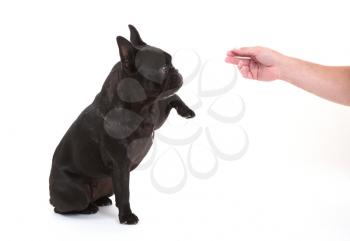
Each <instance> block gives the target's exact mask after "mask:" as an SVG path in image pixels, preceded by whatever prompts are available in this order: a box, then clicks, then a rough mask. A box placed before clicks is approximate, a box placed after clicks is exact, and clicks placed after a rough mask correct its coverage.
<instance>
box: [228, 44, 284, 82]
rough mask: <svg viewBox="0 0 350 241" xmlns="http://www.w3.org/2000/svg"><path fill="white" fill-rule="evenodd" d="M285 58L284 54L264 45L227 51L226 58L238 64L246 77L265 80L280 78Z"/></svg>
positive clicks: (229, 61)
mask: <svg viewBox="0 0 350 241" xmlns="http://www.w3.org/2000/svg"><path fill="white" fill-rule="evenodd" d="M240 57H248V58H247V59H240ZM284 60H285V56H284V55H282V54H280V53H278V52H276V51H274V50H272V49H268V48H263V47H244V48H240V49H233V50H230V51H228V52H227V56H226V59H225V61H226V62H227V63H231V64H235V65H237V67H238V69H239V71H240V72H241V74H242V76H243V77H244V78H247V79H255V80H263V81H271V80H276V79H280V78H281V69H282V64H283V61H284Z"/></svg>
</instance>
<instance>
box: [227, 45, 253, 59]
mask: <svg viewBox="0 0 350 241" xmlns="http://www.w3.org/2000/svg"><path fill="white" fill-rule="evenodd" d="M230 53H231V55H233V56H242V57H255V56H256V55H257V54H258V48H257V47H243V48H239V49H233V50H231V51H230Z"/></svg>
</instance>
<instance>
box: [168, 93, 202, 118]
mask: <svg viewBox="0 0 350 241" xmlns="http://www.w3.org/2000/svg"><path fill="white" fill-rule="evenodd" d="M170 105H171V106H172V107H173V108H175V110H176V111H177V113H178V114H179V115H181V116H182V117H184V118H193V117H195V115H196V114H195V113H194V111H193V110H191V109H190V107H188V106H187V105H186V104H185V103H184V102H183V101H182V99H181V98H180V97H179V96H178V95H174V96H172V100H171V102H170Z"/></svg>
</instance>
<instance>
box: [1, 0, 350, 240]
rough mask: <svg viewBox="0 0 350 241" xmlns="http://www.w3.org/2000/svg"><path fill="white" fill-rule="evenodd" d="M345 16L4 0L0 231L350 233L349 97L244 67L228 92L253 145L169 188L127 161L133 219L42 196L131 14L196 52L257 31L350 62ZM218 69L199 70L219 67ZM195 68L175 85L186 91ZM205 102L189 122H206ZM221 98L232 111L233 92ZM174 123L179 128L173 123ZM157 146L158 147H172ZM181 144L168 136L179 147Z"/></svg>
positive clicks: (37, 235)
mask: <svg viewBox="0 0 350 241" xmlns="http://www.w3.org/2000/svg"><path fill="white" fill-rule="evenodd" d="M349 22H350V15H349V2H348V1H346V0H344V1H340V0H332V1H321V0H318V1H277V0H276V1H273V0H265V1H259V0H255V1H253V0H244V1H233V0H231V1H226V2H224V1H213V2H205V1H192V2H190V1H179V0H178V1H174V2H170V1H139V2H133V1H126V0H125V1H63V0H62V1H16V0H13V1H3V0H1V2H0V27H1V28H0V68H1V70H0V81H1V85H0V86H1V88H0V91H1V94H0V107H1V108H0V110H1V122H0V123H1V125H0V131H1V132H0V133H1V143H0V144H1V151H0V155H1V156H0V160H1V168H0V190H1V192H0V200H1V215H0V222H1V226H0V227H1V228H0V229H1V234H0V237H1V238H0V239H1V240H19V239H21V240H33V239H37V240H44V239H46V240H47V239H50V240H62V239H65V240H70V239H84V240H96V239H99V240H125V241H126V240H141V239H142V240H169V241H170V240H203V241H204V240H269V241H271V240H308V241H311V240H317V241H321V240H332V241H337V240H349V239H350V148H349V140H350V124H349V123H350V108H349V107H344V106H340V105H337V104H333V103H330V102H328V101H325V100H322V99H320V98H318V97H315V96H312V95H310V94H307V93H305V92H303V91H302V90H299V89H297V88H295V87H293V86H290V85H288V84H286V83H284V82H281V81H276V82H273V83H259V82H257V81H251V80H244V79H242V78H241V77H240V76H239V78H238V82H237V84H236V86H235V88H234V89H233V92H234V93H235V94H239V95H240V96H241V97H242V98H243V99H244V102H245V104H246V113H245V115H244V118H243V119H242V120H241V121H240V123H239V125H240V126H242V127H244V129H245V130H246V131H247V133H248V135H249V140H250V145H249V150H248V152H247V153H246V155H245V156H244V157H243V158H241V159H239V160H237V161H231V162H228V161H224V160H219V168H218V170H217V172H216V174H215V175H214V176H213V177H212V178H210V179H208V180H199V179H197V178H194V177H193V176H191V175H189V176H188V179H187V183H186V185H185V186H184V188H183V189H182V190H181V191H179V192H177V193H175V194H171V195H169V194H164V193H161V192H159V191H157V190H156V189H155V188H154V187H153V186H152V184H151V181H150V170H149V169H146V170H145V171H135V172H133V173H132V177H131V205H132V208H133V211H134V212H135V213H136V214H137V215H138V217H139V218H140V222H139V224H137V225H136V226H126V225H120V224H119V222H118V221H117V213H118V212H117V210H116V208H115V207H108V208H102V209H101V211H100V212H99V213H98V214H96V215H91V216H75V217H62V216H59V215H56V214H54V213H53V210H52V207H51V206H50V205H49V203H48V199H49V195H48V176H49V170H50V165H51V158H52V154H53V151H54V149H55V147H56V145H57V144H58V142H59V140H60V138H61V137H62V136H63V134H64V133H65V131H66V130H67V128H68V127H69V125H70V124H71V123H72V122H73V121H74V119H75V118H76V117H77V115H78V114H79V113H80V112H81V111H82V110H83V108H85V106H87V105H88V104H89V103H90V102H91V101H92V100H93V98H94V96H95V94H97V93H98V91H99V90H100V88H101V86H102V84H103V81H104V80H105V78H106V76H107V74H108V73H109V71H110V69H111V68H112V66H113V64H114V63H115V62H117V61H118V59H119V57H118V49H117V45H116V42H115V37H116V36H117V35H123V36H126V37H128V35H129V33H128V28H127V24H129V23H132V24H134V25H135V26H136V27H137V28H138V29H139V31H140V33H141V36H142V37H143V39H144V40H145V41H146V42H148V43H150V44H152V45H154V46H157V47H161V48H163V49H165V50H167V51H168V52H169V53H171V54H174V53H175V52H176V51H177V50H178V49H183V48H186V49H192V50H195V51H196V52H197V53H198V54H199V55H200V56H201V58H202V59H203V61H204V60H206V59H211V58H219V59H220V58H222V60H223V59H224V57H225V53H226V51H227V50H228V49H230V48H232V47H240V46H250V45H262V46H267V47H270V48H274V49H276V50H279V51H281V52H283V53H284V54H287V55H292V56H296V57H299V58H303V59H306V60H310V61H314V62H319V63H322V64H329V65H349V64H350V46H349V43H350V33H349V31H348V29H349ZM227 68H232V66H228V65H227ZM180 71H181V69H180ZM232 71H234V70H232ZM291 71H297V70H292V69H291ZM217 74H218V79H212V80H210V79H209V78H206V81H213V82H212V83H214V84H215V83H216V81H219V80H220V78H225V76H224V75H223V74H222V73H217ZM196 81H198V80H197V79H195V80H193V82H192V85H191V84H189V85H185V86H184V88H183V90H182V92H180V95H181V97H182V98H183V99H184V100H185V101H186V103H188V104H189V105H191V104H193V101H194V99H195V98H194V97H193V96H194V95H195V94H196V93H198V89H197V84H193V83H196ZM211 101H212V99H210V98H209V99H208V98H203V102H208V103H209V102H211ZM205 106H206V105H205V104H203V105H202V107H203V108H204V107H205ZM203 108H199V109H198V110H197V117H196V119H193V120H186V121H185V122H191V121H192V122H191V123H196V124H197V126H205V125H206V123H207V122H206V120H207V119H208V118H207V114H206V110H205V109H203ZM223 109H224V110H227V111H228V112H229V111H230V105H229V104H227V106H223ZM173 119H180V118H179V117H177V116H176V114H175V113H172V114H171V117H170V122H169V123H172V122H171V121H172V120H173ZM175 122H176V121H175ZM217 126H218V127H217V128H216V130H218V131H226V133H227V135H226V136H224V137H222V139H221V140H219V142H220V143H222V145H224V144H225V143H230V142H229V138H231V137H232V136H233V135H232V134H231V133H230V131H228V130H229V129H226V125H217ZM171 128H173V127H172V126H171V125H170V124H167V125H165V126H164V127H163V130H162V131H165V132H166V131H168V132H169V130H171ZM170 132H171V131H170ZM181 133H183V134H184V135H185V134H187V133H186V131H184V130H182V129H181V128H178V129H177V130H176V134H179V135H180V134H181ZM230 134H231V135H230ZM226 138H227V140H226ZM158 143H160V142H158ZM159 146H160V148H159V152H158V151H157V156H158V155H160V156H161V154H162V152H161V151H162V150H166V149H167V148H169V146H167V145H165V144H164V145H163V146H161V145H159ZM186 148H187V147H183V146H181V147H180V146H179V147H176V150H177V151H178V153H179V154H180V155H181V156H186V155H187V149H186ZM171 150H173V149H171ZM164 155H167V154H164ZM159 162H160V163H163V164H164V163H167V162H168V163H172V160H169V158H160V159H159ZM203 163H206V160H203ZM169 165H172V164H169ZM197 165H198V163H197ZM163 166H164V165H163ZM165 166H167V165H165ZM198 167H199V168H200V165H199V166H198ZM163 168H164V167H163ZM164 170H166V167H165V169H164ZM171 170H172V169H171ZM171 170H170V171H169V170H166V171H167V172H169V173H170V172H171ZM5 236H6V237H5Z"/></svg>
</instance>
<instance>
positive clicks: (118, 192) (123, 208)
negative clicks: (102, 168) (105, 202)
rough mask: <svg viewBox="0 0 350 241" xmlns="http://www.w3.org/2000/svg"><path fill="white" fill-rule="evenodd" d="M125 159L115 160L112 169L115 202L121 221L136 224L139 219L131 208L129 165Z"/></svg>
mask: <svg viewBox="0 0 350 241" xmlns="http://www.w3.org/2000/svg"><path fill="white" fill-rule="evenodd" d="M127 163H128V162H127V161H126V160H125V161H114V164H113V171H112V181H113V190H114V195H115V203H116V206H117V207H118V209H119V221H120V223H126V224H136V223H137V222H138V221H139V219H138V217H137V216H136V215H135V214H133V213H132V211H131V208H130V201H129V197H130V191H129V178H130V171H129V166H128V165H126V164H127Z"/></svg>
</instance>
